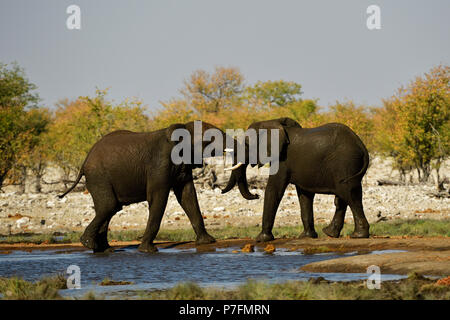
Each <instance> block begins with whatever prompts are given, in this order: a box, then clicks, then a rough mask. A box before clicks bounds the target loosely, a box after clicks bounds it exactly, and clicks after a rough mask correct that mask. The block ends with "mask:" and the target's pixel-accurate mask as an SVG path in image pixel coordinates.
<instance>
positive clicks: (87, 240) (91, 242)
mask: <svg viewBox="0 0 450 320" xmlns="http://www.w3.org/2000/svg"><path fill="white" fill-rule="evenodd" d="M80 242H81V244H82V245H83V246H85V247H86V248H88V249H92V250H94V249H95V247H96V245H95V239H94V238H93V237H89V236H88V235H86V233H83V235H82V236H81V237H80Z"/></svg>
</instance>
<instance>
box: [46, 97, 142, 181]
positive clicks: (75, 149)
mask: <svg viewBox="0 0 450 320" xmlns="http://www.w3.org/2000/svg"><path fill="white" fill-rule="evenodd" d="M106 95H107V90H97V91H96V95H95V96H94V97H80V98H78V99H77V100H75V101H68V100H62V101H60V102H59V103H58V104H57V107H58V109H57V110H56V113H55V116H54V120H53V122H52V124H51V125H50V126H49V131H48V133H47V134H46V136H45V139H46V143H47V144H48V145H49V146H51V148H50V154H49V157H50V159H51V160H52V161H53V162H54V163H56V164H57V165H58V166H59V167H61V168H62V169H63V171H64V174H65V177H64V180H65V182H67V180H69V176H70V174H72V173H77V172H78V170H79V168H80V167H81V165H82V163H83V161H84V159H85V158H86V156H87V153H88V152H89V150H90V149H91V148H92V146H93V145H94V143H95V142H97V141H98V140H99V139H100V138H101V137H102V136H104V135H106V134H108V133H110V132H112V131H115V130H132V131H148V130H149V129H150V123H149V119H148V116H146V115H145V114H144V112H145V108H144V107H143V106H142V102H140V101H137V100H125V101H124V102H122V103H120V104H117V105H114V104H113V102H111V101H109V100H107V99H106Z"/></svg>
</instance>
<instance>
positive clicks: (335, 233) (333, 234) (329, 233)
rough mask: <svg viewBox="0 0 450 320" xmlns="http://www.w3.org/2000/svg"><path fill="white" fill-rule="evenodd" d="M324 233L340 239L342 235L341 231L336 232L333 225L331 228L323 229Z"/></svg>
mask: <svg viewBox="0 0 450 320" xmlns="http://www.w3.org/2000/svg"><path fill="white" fill-rule="evenodd" d="M322 231H323V233H325V234H326V235H327V236H329V237H332V238H339V234H340V233H341V230H336V228H333V226H332V225H331V224H330V225H329V226H327V227H325V228H323V229H322Z"/></svg>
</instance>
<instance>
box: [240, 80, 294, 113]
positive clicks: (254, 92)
mask: <svg viewBox="0 0 450 320" xmlns="http://www.w3.org/2000/svg"><path fill="white" fill-rule="evenodd" d="M301 88H302V86H301V85H300V84H298V83H295V82H292V81H283V80H278V81H265V82H262V81H258V82H257V83H256V84H255V85H253V86H250V87H247V88H246V89H245V93H244V96H245V97H246V99H247V100H249V101H250V103H254V104H259V105H265V106H268V107H283V106H286V105H288V104H293V103H297V102H301V99H300V96H301V94H302V91H301Z"/></svg>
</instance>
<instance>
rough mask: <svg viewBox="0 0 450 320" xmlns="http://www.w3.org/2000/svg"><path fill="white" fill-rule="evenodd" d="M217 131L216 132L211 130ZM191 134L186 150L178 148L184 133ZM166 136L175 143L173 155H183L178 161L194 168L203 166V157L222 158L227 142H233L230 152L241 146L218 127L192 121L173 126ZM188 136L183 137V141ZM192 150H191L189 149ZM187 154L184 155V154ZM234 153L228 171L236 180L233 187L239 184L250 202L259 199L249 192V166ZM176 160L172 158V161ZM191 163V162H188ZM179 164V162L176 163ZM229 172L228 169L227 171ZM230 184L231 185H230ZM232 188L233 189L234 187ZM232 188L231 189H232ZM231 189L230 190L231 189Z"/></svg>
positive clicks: (243, 194) (168, 129)
mask: <svg viewBox="0 0 450 320" xmlns="http://www.w3.org/2000/svg"><path fill="white" fill-rule="evenodd" d="M176 129H184V131H183V130H181V131H175V130H176ZM210 129H215V130H210ZM183 132H184V133H189V137H190V138H191V139H190V140H189V141H187V142H186V143H185V148H184V149H183V150H181V149H182V147H183V146H179V147H177V143H176V142H174V141H178V139H179V137H180V136H182V133H183ZM166 135H167V138H168V140H169V141H171V142H172V143H173V149H172V150H173V153H175V155H177V154H178V155H180V154H181V155H182V158H183V157H184V158H183V159H178V160H180V161H184V162H185V163H190V164H192V165H193V167H201V166H203V157H204V155H205V154H206V155H207V156H212V157H217V156H222V155H223V154H224V152H225V150H226V148H225V146H226V145H227V144H226V142H227V141H232V147H231V146H227V147H228V148H230V150H227V151H234V150H237V148H238V146H239V144H240V143H239V142H238V141H237V140H236V139H233V138H232V137H227V135H226V134H225V133H224V132H223V131H222V130H220V129H219V128H217V127H216V126H214V125H212V124H209V123H207V122H203V121H192V122H188V123H186V124H173V125H171V126H170V127H168V128H167V129H166ZM184 137H186V136H183V139H184ZM219 140H221V141H220V143H219V144H216V145H215V147H214V146H213V143H215V142H216V141H219ZM189 148H190V149H189ZM245 150H246V152H245V153H246V157H247V156H248V147H247V145H246V146H245ZM185 152H186V153H187V154H184V153H185ZM232 153H233V155H234V156H233V164H234V166H233V167H231V168H229V169H228V170H233V174H232V179H236V180H235V182H234V184H233V186H234V185H235V184H236V183H237V184H238V186H239V190H240V192H241V194H242V196H243V197H244V198H246V199H248V200H251V199H258V198H259V196H258V195H253V194H252V193H251V192H250V191H249V190H248V183H247V178H246V176H245V168H246V167H247V164H245V162H246V161H244V163H239V162H238V159H237V152H232ZM173 160H174V159H173V158H172V161H173ZM188 161H189V162H188ZM174 162H175V163H176V164H177V161H174ZM226 170H227V169H226ZM228 184H230V183H228ZM233 186H232V187H233ZM232 187H231V188H232ZM231 188H230V189H231Z"/></svg>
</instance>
